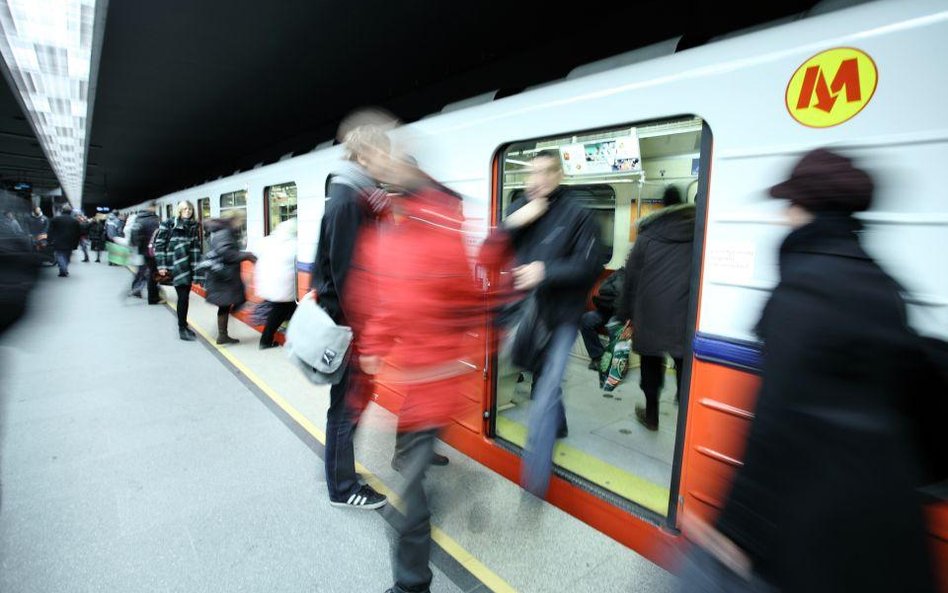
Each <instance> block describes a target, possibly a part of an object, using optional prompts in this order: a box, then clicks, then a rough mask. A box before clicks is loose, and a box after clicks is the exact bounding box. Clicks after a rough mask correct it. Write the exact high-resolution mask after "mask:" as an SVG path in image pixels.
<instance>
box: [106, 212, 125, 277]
mask: <svg viewBox="0 0 948 593" xmlns="http://www.w3.org/2000/svg"><path fill="white" fill-rule="evenodd" d="M122 228H123V225H122V221H121V220H119V217H118V212H116V211H115V210H113V211H112V212H109V215H108V217H107V218H106V219H105V240H106V241H108V242H110V243H115V238H116V237H118V236H119V235H121V234H122ZM114 259H115V258H112V257H109V258H108V260H109V265H110V266H114V265H115V264H116V262H115V261H113V260H114Z"/></svg>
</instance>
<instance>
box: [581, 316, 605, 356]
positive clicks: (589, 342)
mask: <svg viewBox="0 0 948 593" xmlns="http://www.w3.org/2000/svg"><path fill="white" fill-rule="evenodd" d="M606 321H607V319H606V316H605V315H603V314H602V313H600V312H599V311H586V312H585V313H583V317H582V320H581V321H580V322H579V333H580V334H581V335H582V336H583V344H585V345H586V352H588V353H589V358H602V355H603V354H605V352H606V349H605V348H604V347H603V345H602V340H600V339H599V328H601V327H602V326H603V325H605V323H606Z"/></svg>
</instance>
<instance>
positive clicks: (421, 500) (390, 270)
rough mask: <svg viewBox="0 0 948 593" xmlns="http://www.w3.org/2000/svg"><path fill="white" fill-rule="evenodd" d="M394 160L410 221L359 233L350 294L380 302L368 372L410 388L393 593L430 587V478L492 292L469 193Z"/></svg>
mask: <svg viewBox="0 0 948 593" xmlns="http://www.w3.org/2000/svg"><path fill="white" fill-rule="evenodd" d="M390 165H391V166H390V168H389V169H388V170H387V171H386V173H385V174H384V176H383V180H385V181H389V182H391V183H393V184H396V185H397V186H398V187H399V188H401V189H403V190H404V191H405V194H404V197H403V198H400V199H397V201H398V205H399V210H400V212H401V214H402V219H401V222H400V223H399V224H397V225H389V226H387V227H386V228H385V229H384V230H383V231H382V232H380V233H378V234H377V235H374V236H373V235H371V234H368V233H364V234H363V235H362V236H361V237H360V245H359V246H358V247H357V251H358V253H357V255H356V256H355V258H354V262H355V264H354V265H358V266H359V267H358V268H357V269H358V273H357V272H356V269H354V271H353V274H352V276H351V278H350V280H349V282H350V283H351V284H350V288H349V291H350V292H349V293H348V294H358V295H360V296H362V297H369V298H371V297H374V298H375V299H376V300H374V301H373V302H372V303H371V304H372V306H371V307H367V311H366V312H367V314H368V316H367V318H366V319H365V321H364V323H363V324H362V326H363V327H362V334H361V338H360V342H359V350H358V352H359V355H360V356H359V362H360V365H361V367H362V370H363V372H365V373H366V374H368V375H375V374H377V373H381V375H382V376H383V377H384V380H385V382H386V384H389V385H396V386H397V388H398V390H399V392H401V393H403V394H404V401H403V403H402V407H401V409H400V410H399V413H398V429H397V435H396V443H397V445H396V447H397V449H398V451H399V455H398V458H397V459H398V460H399V465H400V471H401V473H402V476H403V477H404V479H405V483H404V487H403V490H402V492H401V500H402V502H403V503H404V507H403V512H404V514H403V515H402V516H401V517H399V518H397V520H396V521H395V526H396V529H397V532H398V535H397V538H396V540H395V542H394V546H393V553H392V557H393V561H392V564H393V566H392V568H393V576H394V581H395V583H394V585H393V586H392V587H391V588H390V589H388V593H407V592H415V591H418V592H422V591H423V592H427V591H429V588H430V585H431V581H432V572H431V569H430V567H429V561H430V556H431V546H432V542H431V526H430V516H431V511H430V509H429V503H428V497H427V495H426V493H425V488H424V478H425V473H426V472H427V470H428V467H429V466H430V465H431V464H432V461H433V460H434V458H435V452H434V443H435V440H436V439H437V437H438V434H439V432H440V431H441V429H442V428H443V427H444V426H446V425H447V424H448V423H449V422H450V419H451V417H452V416H454V415H456V413H457V411H458V405H459V403H460V399H459V395H460V391H461V389H462V383H463V382H465V381H467V380H469V378H471V377H475V375H474V371H475V369H476V366H475V365H473V364H471V362H470V360H472V359H473V358H474V354H475V353H474V352H473V351H470V347H469V346H467V345H466V344H465V333H466V332H467V331H469V330H471V329H473V328H474V327H475V326H476V325H477V322H478V321H479V320H480V319H481V318H480V316H478V315H473V314H472V312H474V311H476V310H477V308H478V307H479V306H480V304H481V303H482V300H483V296H482V295H481V293H480V291H478V290H477V288H476V284H475V282H474V277H473V274H472V273H471V268H470V266H469V264H468V260H467V254H466V249H465V245H464V236H463V233H462V223H463V218H462V217H461V216H460V203H461V200H460V197H459V196H458V195H457V194H455V193H453V192H451V191H450V190H448V189H446V188H445V187H443V186H441V185H440V184H438V183H436V182H435V181H434V180H432V179H431V178H430V177H428V176H427V175H425V174H424V173H423V172H421V171H420V170H419V169H418V168H417V167H416V166H414V165H412V164H411V163H410V162H408V161H407V160H404V159H393V160H392V161H391V163H390ZM366 241H368V243H366ZM393 262H397V265H392V263H393ZM366 270H367V271H368V273H367V274H363V273H361V272H363V271H366ZM363 281H366V282H373V281H374V282H376V283H377V286H374V287H373V286H370V287H368V288H367V287H366V286H364V284H363ZM383 359H384V360H385V362H386V367H385V368H383V365H382V361H383ZM388 363H390V366H388ZM475 379H476V377H475Z"/></svg>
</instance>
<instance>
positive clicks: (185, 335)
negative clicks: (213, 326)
mask: <svg viewBox="0 0 948 593" xmlns="http://www.w3.org/2000/svg"><path fill="white" fill-rule="evenodd" d="M178 337H180V338H181V339H182V340H184V341H185V342H193V341H194V340H195V339H196V338H195V337H194V333H193V332H190V331H188V329H186V328H180V329H179V330H178Z"/></svg>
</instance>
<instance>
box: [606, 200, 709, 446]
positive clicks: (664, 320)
mask: <svg viewBox="0 0 948 593" xmlns="http://www.w3.org/2000/svg"><path fill="white" fill-rule="evenodd" d="M662 206H663V208H662V209H661V210H659V211H658V212H655V213H654V214H651V215H649V216H647V217H645V218H643V219H642V220H640V221H639V223H638V238H637V239H636V240H635V244H634V245H633V246H632V251H631V252H629V258H628V261H627V262H626V264H625V283H624V284H623V286H622V294H621V295H620V297H619V303H618V304H619V307H618V311H617V314H616V317H618V318H619V319H621V320H623V321H625V322H626V323H627V324H631V325H632V327H633V328H634V331H633V332H632V350H633V351H634V352H635V353H636V354H638V355H639V358H640V360H641V367H640V369H639V371H640V381H639V386H640V387H641V388H642V391H643V392H644V393H645V406H644V407H643V406H641V405H636V406H635V418H636V420H638V421H639V423H640V424H642V425H643V426H645V428H647V429H648V430H652V431H656V430H658V400H659V398H660V397H661V394H662V386H663V385H664V384H665V356H666V354H667V355H668V356H669V357H671V359H672V360H673V361H675V384H676V386H677V391H676V393H677V392H680V391H681V373H682V362H683V358H684V355H685V349H686V346H687V341H688V328H687V327H686V326H687V322H688V297H689V295H690V294H691V252H692V244H693V243H694V238H695V206H694V204H687V203H685V204H683V203H682V200H681V192H679V191H678V188H676V187H675V186H673V185H670V186H668V187H667V188H665V193H664V194H663V195H662Z"/></svg>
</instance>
